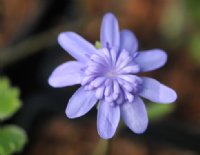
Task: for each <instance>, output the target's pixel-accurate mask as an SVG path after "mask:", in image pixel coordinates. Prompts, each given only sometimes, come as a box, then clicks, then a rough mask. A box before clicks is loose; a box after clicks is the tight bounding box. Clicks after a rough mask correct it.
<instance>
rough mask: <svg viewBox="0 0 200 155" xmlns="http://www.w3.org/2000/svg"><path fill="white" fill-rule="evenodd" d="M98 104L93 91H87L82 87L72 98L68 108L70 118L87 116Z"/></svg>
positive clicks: (67, 113)
mask: <svg viewBox="0 0 200 155" xmlns="http://www.w3.org/2000/svg"><path fill="white" fill-rule="evenodd" d="M96 102H97V98H96V97H95V94H94V92H93V91H86V90H84V88H83V87H80V88H79V89H78V90H77V91H76V92H75V93H74V94H73V95H72V97H71V98H70V100H69V103H68V105H67V108H66V111H65V112H66V115H67V117H68V118H77V117H80V116H83V115H85V114H86V113H87V112H88V111H89V110H90V109H91V108H92V107H93V106H94V105H95V104H96Z"/></svg>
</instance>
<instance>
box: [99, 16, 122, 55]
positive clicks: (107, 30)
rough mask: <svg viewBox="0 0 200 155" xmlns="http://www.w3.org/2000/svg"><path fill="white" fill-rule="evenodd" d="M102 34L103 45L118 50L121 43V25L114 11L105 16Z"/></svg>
mask: <svg viewBox="0 0 200 155" xmlns="http://www.w3.org/2000/svg"><path fill="white" fill-rule="evenodd" d="M100 35H101V36H100V39H101V44H102V46H103V47H105V48H107V47H108V48H114V49H115V50H116V51H118V49H119V43H120V34H119V25H118V21H117V19H116V17H115V16H114V15H113V14H112V13H107V14H106V15H105V16H104V17H103V20H102V25H101V34H100Z"/></svg>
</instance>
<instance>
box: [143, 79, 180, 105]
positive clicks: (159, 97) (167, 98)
mask: <svg viewBox="0 0 200 155" xmlns="http://www.w3.org/2000/svg"><path fill="white" fill-rule="evenodd" d="M142 80H143V83H142V88H141V92H140V95H141V96H142V97H144V98H146V99H148V100H150V101H153V102H158V103H172V102H174V101H175V100H176V98H177V95H176V92H175V91H174V90H173V89H171V88H169V87H167V86H165V85H163V84H161V83H160V82H158V81H156V80H154V79H152V78H147V77H143V78H142Z"/></svg>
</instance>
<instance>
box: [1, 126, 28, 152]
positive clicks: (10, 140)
mask: <svg viewBox="0 0 200 155" xmlns="http://www.w3.org/2000/svg"><path fill="white" fill-rule="evenodd" d="M26 142H27V136H26V133H25V132H24V130H22V129H21V128H19V127H17V126H14V125H9V126H4V127H1V128H0V155H10V154H12V153H15V152H17V153H18V152H20V151H21V150H22V149H23V147H24V145H25V144H26Z"/></svg>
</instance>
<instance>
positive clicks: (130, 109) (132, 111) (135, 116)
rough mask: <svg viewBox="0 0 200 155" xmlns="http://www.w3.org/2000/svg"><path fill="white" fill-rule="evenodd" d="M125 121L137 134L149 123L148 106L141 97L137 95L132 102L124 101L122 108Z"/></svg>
mask: <svg viewBox="0 0 200 155" xmlns="http://www.w3.org/2000/svg"><path fill="white" fill-rule="evenodd" d="M120 110H121V115H122V118H123V119H124V123H125V124H126V125H127V126H128V127H129V128H130V129H131V130H132V131H133V132H134V133H137V134H140V133H143V132H144V131H145V130H146V128H147V125H148V116H147V111H146V107H145V105H144V103H143V101H142V100H141V99H140V98H139V97H135V99H134V101H133V102H132V103H128V102H127V103H124V104H122V106H121V108H120Z"/></svg>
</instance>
